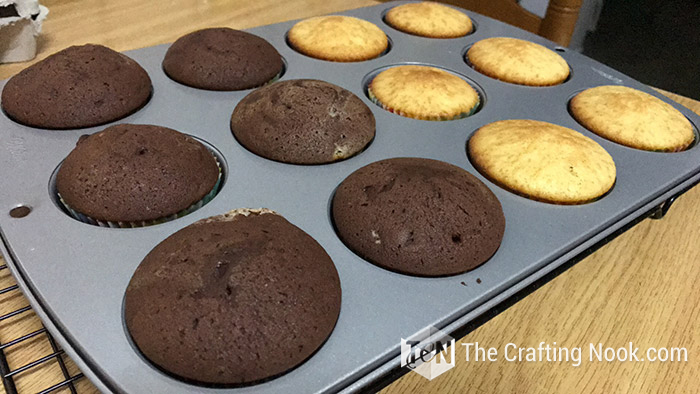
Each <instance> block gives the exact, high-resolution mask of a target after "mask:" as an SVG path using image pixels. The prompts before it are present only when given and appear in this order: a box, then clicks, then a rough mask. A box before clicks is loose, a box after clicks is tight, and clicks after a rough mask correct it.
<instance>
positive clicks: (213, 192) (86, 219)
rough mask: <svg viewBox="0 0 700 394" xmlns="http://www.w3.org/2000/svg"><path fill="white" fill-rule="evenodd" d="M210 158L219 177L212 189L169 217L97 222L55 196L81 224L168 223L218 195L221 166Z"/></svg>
mask: <svg viewBox="0 0 700 394" xmlns="http://www.w3.org/2000/svg"><path fill="white" fill-rule="evenodd" d="M212 156H214V159H215V160H216V166H217V167H218V168H219V177H218V179H217V180H216V183H215V184H214V187H213V188H212V189H211V191H210V192H209V193H207V195H206V196H204V197H203V198H202V199H201V200H199V201H197V202H195V203H194V204H192V205H190V206H189V207H187V208H186V209H183V210H182V211H179V212H177V213H174V214H172V215H169V216H164V217H160V218H157V219H152V220H142V221H135V222H113V221H107V220H99V219H95V218H92V217H90V216H87V215H85V214H83V213H80V212H78V211H76V210H75V209H73V208H71V207H70V206H69V205H68V204H67V203H66V202H65V201H64V200H63V197H61V194H60V193H58V192H56V195H57V196H58V200H59V201H60V202H61V205H63V207H64V208H65V209H66V211H68V213H69V214H70V215H71V216H72V217H73V218H74V219H77V220H79V221H81V222H83V223H88V224H92V225H93V226H99V227H110V228H137V227H147V226H152V225H154V224H161V223H165V222H169V221H171V220H175V219H177V218H181V217H183V216H185V215H188V214H190V213H192V212H194V211H196V210H198V209H199V208H201V207H203V206H204V205H206V204H207V203H208V202H209V201H211V200H212V199H213V198H214V197H215V196H216V195H217V194H218V192H219V188H220V187H221V178H222V175H223V172H222V170H221V164H220V163H219V160H218V159H217V158H216V155H214V154H213V153H212Z"/></svg>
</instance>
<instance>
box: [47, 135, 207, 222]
mask: <svg viewBox="0 0 700 394" xmlns="http://www.w3.org/2000/svg"><path fill="white" fill-rule="evenodd" d="M220 179H221V170H220V168H219V164H218V163H217V160H216V158H215V157H214V155H213V154H212V152H210V151H209V150H208V149H207V148H206V147H205V146H204V145H202V144H201V143H200V142H198V141H197V140H195V139H194V138H192V137H190V136H188V135H186V134H182V133H180V132H177V131H175V130H172V129H168V128H165V127H159V126H152V125H134V124H119V125H115V126H111V127H108V128H106V129H105V130H103V131H101V132H99V133H96V134H93V135H91V136H88V137H85V138H81V139H80V140H79V141H78V144H77V145H76V147H75V149H73V151H71V153H70V154H69V155H68V157H66V159H65V160H64V161H63V163H62V164H61V167H60V168H59V170H58V173H57V174H56V190H57V193H58V195H59V198H60V200H61V202H62V203H63V204H64V205H65V206H66V208H67V209H68V211H69V212H70V213H71V215H73V216H74V217H75V218H76V219H78V220H81V221H83V222H86V223H90V224H95V225H100V226H104V227H141V226H146V225H150V224H157V223H161V222H164V221H168V220H172V219H175V218H177V217H180V216H182V215H185V214H187V213H190V212H192V211H194V210H196V209H198V208H199V207H201V206H202V205H204V204H206V203H207V202H208V201H209V200H211V199H212V198H213V197H214V195H216V192H217V191H218V187H219V183H220Z"/></svg>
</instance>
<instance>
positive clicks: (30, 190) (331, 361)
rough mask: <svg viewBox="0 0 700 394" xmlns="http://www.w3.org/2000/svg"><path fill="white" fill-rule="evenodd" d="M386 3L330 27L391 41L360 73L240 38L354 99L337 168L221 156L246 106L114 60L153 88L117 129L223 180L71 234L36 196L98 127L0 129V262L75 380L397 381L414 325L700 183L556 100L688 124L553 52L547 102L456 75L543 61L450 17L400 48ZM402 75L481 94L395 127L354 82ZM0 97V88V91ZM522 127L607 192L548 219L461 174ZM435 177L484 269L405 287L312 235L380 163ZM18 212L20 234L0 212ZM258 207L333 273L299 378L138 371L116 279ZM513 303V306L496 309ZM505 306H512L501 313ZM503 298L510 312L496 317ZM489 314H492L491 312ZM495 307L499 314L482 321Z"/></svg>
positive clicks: (327, 229) (513, 283) (476, 76)
mask: <svg viewBox="0 0 700 394" xmlns="http://www.w3.org/2000/svg"><path fill="white" fill-rule="evenodd" d="M402 3H403V2H394V3H386V4H382V5H378V6H375V7H368V8H363V9H357V10H353V11H348V12H343V13H341V14H342V15H350V16H355V17H359V18H362V19H365V20H368V21H370V22H373V23H375V24H376V25H377V26H379V27H380V28H381V29H383V30H384V31H385V32H386V33H387V35H388V36H389V37H390V39H391V40H392V49H391V51H389V52H388V53H387V54H385V55H384V56H381V57H379V58H377V59H373V60H369V61H365V62H357V63H334V62H328V61H322V60H317V59H312V58H309V57H307V56H304V55H302V54H300V53H297V52H295V51H294V50H293V49H291V48H290V47H289V46H288V45H287V44H286V42H285V34H286V32H287V31H288V30H289V28H290V27H291V26H292V25H293V24H294V23H295V22H294V21H292V22H285V23H280V24H276V25H270V26H263V27H258V28H255V29H250V30H248V31H249V32H251V33H254V34H257V35H259V36H261V37H263V38H265V39H267V40H268V41H269V42H270V43H272V45H274V46H275V47H276V48H277V50H278V51H279V52H280V53H281V55H282V56H283V57H284V58H285V59H286V62H287V69H286V72H285V74H284V76H283V78H282V79H283V80H288V79H296V78H314V79H321V80H325V81H328V82H331V83H334V84H337V85H339V86H341V87H343V88H345V89H348V90H350V91H352V92H353V93H355V94H356V95H357V96H359V97H361V98H362V99H363V100H365V103H366V104H367V105H368V106H369V107H370V108H371V109H372V111H373V113H374V115H375V118H376V122H377V134H376V137H375V139H374V141H373V142H372V143H371V144H370V145H369V147H368V148H367V149H366V150H365V151H363V152H362V153H360V154H359V155H357V156H355V157H352V158H350V159H348V160H344V161H341V162H337V163H333V164H327V165H318V166H299V165H289V164H283V163H278V162H274V161H271V160H266V159H264V158H261V157H258V156H256V155H254V154H253V153H251V152H249V151H247V150H246V149H245V148H243V147H242V146H241V145H240V144H238V142H237V141H236V140H235V138H234V137H233V135H232V134H231V131H230V129H229V120H230V116H231V113H232V111H233V109H234V107H235V106H236V104H237V103H238V102H239V101H240V100H241V99H242V98H243V97H244V96H245V95H247V94H248V93H250V91H249V90H248V91H239V92H210V91H204V90H198V89H193V88H190V87H187V86H184V85H180V84H178V83H177V82H174V81H172V80H170V79H169V78H168V77H167V76H166V75H165V74H164V73H163V71H162V69H161V61H162V59H163V56H164V55H165V52H166V50H167V48H168V45H160V46H156V47H151V48H145V49H139V50H135V51H130V52H128V53H127V54H128V55H129V56H130V57H132V58H133V59H135V60H136V61H138V62H139V63H140V64H141V65H142V66H143V67H144V68H145V69H146V70H147V71H148V72H149V75H150V77H151V79H152V81H153V86H154V93H153V98H152V99H151V101H150V102H149V103H148V104H147V105H146V106H145V107H144V108H143V109H141V110H140V111H138V112H136V113H134V114H132V115H130V116H128V117H127V118H125V119H122V120H121V121H119V122H114V123H120V122H128V123H149V124H156V125H161V126H165V127H171V128H174V129H176V130H178V131H181V132H184V133H188V134H191V135H194V136H196V137H198V138H200V139H202V140H204V141H206V142H208V143H209V144H211V145H213V146H214V147H215V148H216V149H217V150H218V151H219V152H221V153H222V154H223V163H221V165H222V166H223V167H224V171H225V173H226V174H227V179H228V181H227V182H225V183H224V184H223V186H222V187H221V190H220V191H219V193H218V195H217V196H216V197H215V198H214V199H212V201H211V202H209V203H208V204H206V205H205V206H203V207H202V208H201V209H198V210H197V211H195V212H193V213H191V214H189V215H186V216H184V217H182V218H179V219H177V220H173V221H169V222H166V223H162V224H159V225H155V226H150V227H143V228H133V229H114V228H101V227H97V226H92V225H89V224H85V223H81V222H79V221H77V220H75V219H73V218H71V217H70V216H69V215H68V214H66V213H65V212H64V211H63V210H61V209H60V207H59V206H58V205H57V204H55V202H54V201H53V199H52V197H51V195H52V193H53V191H52V190H51V188H50V186H49V184H50V182H49V179H50V177H51V174H52V173H53V171H54V169H55V168H56V167H57V166H58V165H59V163H60V162H61V161H62V160H63V159H64V158H65V157H66V156H67V155H68V153H69V152H70V151H71V149H72V148H73V147H74V146H75V142H76V141H77V139H78V138H79V136H80V135H82V134H86V133H94V132H97V131H100V130H102V129H104V128H105V127H106V126H100V127H93V128H88V129H81V130H63V131H49V130H40V129H35V128H30V127H27V126H22V125H20V124H17V123H15V122H13V121H12V120H10V119H9V118H7V116H5V115H0V163H1V164H0V172H1V176H0V204H1V205H0V209H1V210H2V211H3V212H4V213H3V214H1V215H0V228H1V234H2V241H3V242H2V246H1V249H2V253H3V255H4V256H5V258H6V260H7V262H8V264H9V265H10V266H11V268H12V270H13V272H14V274H15V276H16V277H17V281H18V283H19V284H20V286H21V287H22V289H23V290H24V292H25V294H26V295H27V297H28V298H29V299H30V302H31V303H32V306H33V307H34V308H35V310H36V311H37V313H38V314H39V316H40V317H41V318H42V320H44V322H45V324H46V326H47V327H48V328H49V330H50V331H51V333H52V334H54V336H55V337H56V338H57V339H58V340H59V342H60V343H61V345H62V346H63V347H64V348H65V349H66V351H67V353H68V354H69V355H70V356H71V357H72V358H73V359H74V360H75V361H76V362H77V363H78V365H79V366H80V368H81V369H82V370H83V371H84V372H85V373H86V375H88V376H89V377H90V379H91V380H92V381H93V382H94V383H95V384H96V385H97V387H98V388H100V389H101V390H103V391H106V392H107V391H112V392H133V393H135V392H153V393H172V392H212V393H213V392H217V393H219V392H230V393H249V392H253V391H255V392H262V393H273V392H283V391H284V392H287V391H288V392H334V391H341V390H346V391H356V390H360V389H363V388H366V387H368V385H371V384H373V383H376V382H377V381H378V380H379V379H380V378H381V377H382V376H384V375H385V374H387V373H389V372H391V371H392V370H395V369H396V368H398V367H399V363H400V360H399V354H400V340H401V338H408V337H410V336H411V335H413V334H416V333H418V332H419V331H421V330H422V329H423V328H425V327H427V326H428V325H433V326H435V327H438V328H440V329H442V330H443V331H445V332H448V333H449V332H455V331H457V330H460V329H465V327H467V329H468V328H469V327H473V326H474V324H478V323H479V322H482V321H483V320H484V318H483V316H488V315H492V314H495V313H497V312H498V311H499V310H502V309H501V308H502V307H503V305H505V304H507V303H509V302H512V300H513V299H517V298H518V297H519V294H520V295H521V294H523V293H522V292H527V289H528V286H529V285H531V284H532V283H534V282H537V281H543V280H548V279H549V278H551V277H552V276H553V274H552V273H553V272H557V271H558V270H562V269H564V268H565V267H568V266H569V265H571V264H573V263H574V262H575V261H578V260H579V259H580V258H581V256H585V255H586V254H587V253H590V250H591V248H592V247H595V246H597V245H600V244H601V243H603V242H605V241H606V240H607V239H608V237H611V236H614V235H615V234H617V233H619V232H620V231H623V230H624V229H626V228H628V227H630V226H631V225H633V224H635V223H637V222H638V221H639V220H641V219H642V218H644V217H646V216H647V215H648V214H649V213H650V212H651V211H652V210H653V209H654V208H655V207H657V206H659V205H660V204H662V203H663V202H664V201H666V200H668V199H670V198H672V197H675V196H676V195H678V194H680V193H682V192H683V191H685V190H687V189H688V188H690V187H691V186H692V185H694V184H696V183H697V182H698V181H700V150H699V149H697V147H692V148H690V149H688V150H686V151H683V152H679V153H657V152H646V151H640V150H635V149H630V148H627V147H624V146H622V145H618V144H616V143H613V142H611V141H608V140H605V139H603V138H601V137H599V136H597V135H595V134H593V133H591V132H589V131H587V130H586V129H585V128H583V127H582V126H580V125H579V124H578V123H577V122H576V121H575V120H574V119H573V118H572V117H571V116H570V115H569V113H568V111H567V105H568V99H569V98H570V97H571V96H572V95H573V94H575V93H576V92H578V91H581V90H583V89H585V88H588V87H592V86H597V85H605V84H623V85H626V86H630V87H634V88H637V89H639V90H642V91H645V92H648V93H650V94H652V95H654V96H656V97H659V98H661V99H662V100H664V101H666V102H669V103H670V104H671V105H673V106H674V107H675V108H677V109H678V110H680V111H681V112H682V113H683V114H684V115H685V116H687V117H688V118H689V119H690V120H691V121H692V122H693V123H694V124H695V125H698V124H700V117H698V116H697V115H695V114H694V113H692V112H691V111H690V110H688V109H686V108H683V107H682V106H680V105H678V104H676V103H674V102H672V101H670V100H669V99H667V98H665V97H663V96H661V95H659V94H658V93H656V92H655V91H653V90H652V89H650V88H649V87H647V86H645V85H643V84H641V83H639V82H636V81H634V80H632V79H630V78H629V77H626V76H624V75H622V74H620V73H618V72H617V71H615V70H612V69H610V68H608V67H606V66H604V65H602V64H600V63H597V62H595V61H593V60H591V59H588V58H586V57H584V56H582V55H580V54H578V53H575V52H572V51H564V52H560V53H561V54H562V56H563V57H564V58H565V59H566V60H567V62H568V63H569V65H570V67H571V69H572V75H571V77H570V79H569V80H568V81H566V82H565V83H563V84H561V85H557V86H551V87H526V86H519V85H513V84H509V83H505V82H500V81H497V80H495V79H492V78H489V77H487V76H485V75H483V74H480V73H479V72H477V71H476V70H474V69H472V68H470V67H469V66H468V65H467V64H466V62H465V61H464V59H463V57H462V54H463V52H464V49H465V48H466V47H467V46H468V45H470V44H471V43H473V42H475V41H477V40H480V39H482V38H486V37H493V36H510V37H516V38H523V39H527V40H530V41H534V42H537V43H540V44H543V45H545V46H546V47H548V48H550V49H554V48H556V45H555V44H554V43H552V42H549V41H547V40H545V39H542V38H540V37H537V36H535V35H533V34H530V33H527V32H524V31H521V30H519V29H516V28H514V27H511V26H508V25H506V24H503V23H500V22H497V21H494V20H491V19H489V18H486V17H483V16H481V15H478V14H475V13H473V12H469V11H465V12H466V13H467V14H468V15H469V16H470V17H471V18H472V19H473V20H474V21H475V22H476V24H477V26H478V28H477V30H476V31H475V32H474V33H472V34H470V35H467V36H465V37H461V38H457V39H429V38H422V37H417V36H413V35H409V34H406V33H401V32H399V31H397V30H395V29H393V28H391V27H389V26H388V25H387V24H385V23H384V22H383V21H382V12H383V11H384V10H386V9H388V8H390V7H393V6H395V5H398V4H402ZM406 63H420V64H428V65H435V66H438V67H442V68H445V69H448V70H451V71H454V72H456V73H458V74H462V75H464V76H466V77H468V78H469V79H470V80H471V81H473V82H474V83H475V84H477V85H478V88H479V89H480V91H482V92H484V94H485V97H482V104H481V105H482V107H481V109H480V110H479V111H478V112H477V113H476V114H474V115H472V116H470V117H467V118H463V119H458V120H451V121H444V122H430V121H422V120H416V119H411V118H405V117H401V116H399V115H396V114H392V113H390V112H388V111H385V110H383V109H382V108H380V107H378V106H376V105H375V104H373V103H372V102H371V101H370V99H369V98H368V97H367V96H366V95H365V91H364V89H365V86H364V83H363V81H364V79H365V77H366V76H367V75H368V74H369V73H371V72H372V71H373V70H377V69H378V68H381V67H384V66H388V65H397V64H406ZM0 86H4V82H2V83H0ZM517 118H523V119H535V120H542V121H547V122H551V123H555V124H559V125H562V126H565V127H569V128H572V129H574V130H577V131H579V132H581V133H583V134H584V135H586V136H588V137H590V138H592V139H594V140H595V141H597V142H598V143H599V144H601V145H602V146H603V147H604V148H605V149H606V150H607V151H608V152H609V153H610V154H611V155H612V157H613V159H614V160H615V163H616V165H617V182H616V184H615V186H614V188H613V189H612V190H611V191H610V193H608V194H607V195H606V196H605V197H604V198H602V199H600V200H598V201H595V202H592V203H589V204H584V205H579V206H560V205H552V204H546V203H542V202H537V201H533V200H529V199H526V198H523V197H520V196H517V195H515V194H512V193H510V192H508V191H506V190H504V189H502V188H500V187H498V186H496V185H495V184H493V183H492V182H490V181H488V180H487V179H485V178H484V177H483V176H482V175H481V174H480V173H479V172H478V171H476V170H475V169H474V167H473V166H472V165H471V163H470V162H469V159H468V158H467V153H466V144H467V141H468V139H469V137H470V136H471V134H472V133H473V132H474V131H475V130H476V129H478V128H479V127H481V126H483V125H485V124H487V123H490V122H493V121H496V120H501V119H517ZM406 156H408V157H425V158H431V159H438V160H443V161H446V162H448V163H451V164H454V165H456V166H458V167H461V168H464V169H466V170H467V171H469V172H471V173H472V174H474V175H475V176H477V177H478V178H479V179H481V180H482V181H484V182H485V183H486V185H487V186H488V187H489V188H490V189H491V190H492V191H493V192H494V193H495V194H496V196H497V197H498V198H499V200H500V201H501V204H502V205H503V210H504V213H505V217H506V230H505V236H504V238H503V243H502V244H501V247H500V249H499V250H498V252H496V254H495V255H494V256H493V257H492V258H491V260H489V261H488V262H487V263H485V264H484V265H482V266H480V267H478V268H477V269H475V270H473V271H471V272H467V273H465V274H461V275H455V276H450V277H442V278H419V277H412V276H407V275H401V274H397V273H394V272H390V271H387V270H384V269H381V268H378V267H376V266H375V265H373V264H370V263H369V262H367V261H365V260H363V259H361V258H360V257H358V256H357V255H355V254H354V253H352V252H351V251H350V250H349V249H348V248H347V247H346V246H345V245H344V244H343V243H342V242H341V241H340V239H339V238H338V237H337V235H336V233H335V231H334V229H333V223H332V222H331V219H330V201H331V198H332V195H333V192H334V190H335V188H336V187H337V186H338V185H339V184H340V183H341V182H342V180H343V179H345V178H346V177H347V176H348V175H349V174H350V173H352V172H353V171H355V170H357V169H358V168H360V167H362V166H364V165H367V164H369V163H371V162H375V161H378V160H381V159H385V158H390V157H406ZM21 205H23V206H27V207H30V208H31V209H32V210H31V212H30V213H29V214H28V215H27V216H25V217H22V218H13V217H11V216H10V215H9V211H10V210H12V209H13V208H16V207H18V206H21ZM241 207H249V208H258V207H266V208H270V209H273V210H275V211H277V212H279V213H280V214H282V215H283V216H284V217H285V218H287V219H288V220H289V221H290V222H291V223H293V224H294V225H296V226H298V227H299V228H301V229H302V230H304V231H306V232H307V233H308V234H310V235H311V236H312V237H314V238H315V239H316V240H317V241H318V242H319V243H320V244H321V246H323V247H324V248H325V249H326V251H327V252H328V254H329V255H330V256H331V258H332V259H333V261H334V262H335V264H336V267H337V269H338V273H339V275H340V280H341V286H342V290H343V298H342V306H341V312H340V317H339V320H338V322H337V325H336V327H335V330H334V331H333V333H332V334H331V336H330V338H329V339H328V341H327V342H326V343H325V344H324V345H323V347H321V348H320V349H319V350H318V352H317V353H316V354H315V355H313V356H312V357H311V358H310V359H309V360H307V361H306V362H305V363H303V364H302V365H300V366H299V367H297V368H296V369H294V370H292V371H290V372H289V373H287V374H285V375H282V376H280V377H277V378H276V379H272V380H270V381H267V382H264V383H261V384H257V385H254V386H250V387H242V388H227V389H223V388H208V387H202V386H197V385H192V384H189V383H186V382H183V381H180V380H178V379H176V378H174V377H172V376H170V375H167V374H165V373H163V372H162V371H160V370H158V369H157V368H156V367H154V366H153V365H152V364H151V363H149V362H148V361H147V360H146V359H145V358H144V357H143V356H142V355H141V354H140V353H139V352H138V351H137V349H136V347H135V346H134V345H133V343H132V342H131V340H130V338H129V335H128V332H127V330H126V327H125V325H124V319H123V311H122V308H123V298H124V292H125V289H126V287H127V284H128V282H129V279H130V278H131V276H132V274H133V272H134V270H135V269H136V267H137V266H138V264H139V263H140V262H141V260H142V259H143V258H144V257H145V255H146V254H147V253H148V252H149V251H150V250H151V249H152V248H153V247H155V246H156V245H157V244H158V243H159V242H160V241H162V240H163V239H165V238H166V237H168V236H169V235H171V234H173V233H174V232H176V231H178V230H179V229H181V228H183V227H185V226H187V225H189V224H191V223H193V222H195V221H196V220H199V219H202V218H205V217H208V216H213V215H217V214H221V213H224V212H227V211H229V210H231V209H234V208H241ZM513 296H515V297H513ZM511 297H513V298H511ZM509 299H510V301H509ZM504 302H505V303H504ZM499 305H500V307H499Z"/></svg>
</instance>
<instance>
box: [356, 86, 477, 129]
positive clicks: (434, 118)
mask: <svg viewBox="0 0 700 394" xmlns="http://www.w3.org/2000/svg"><path fill="white" fill-rule="evenodd" d="M367 96H369V99H370V100H371V101H372V102H373V103H375V104H376V105H378V106H380V107H382V109H384V110H385V111H389V112H391V113H393V114H397V115H401V116H404V117H406V118H412V119H419V120H431V121H440V122H442V121H448V120H457V119H463V118H466V117H468V116H471V115H473V114H474V112H476V110H477V109H478V108H479V104H481V97H479V100H478V101H477V102H476V104H474V106H473V107H472V108H471V109H470V110H469V111H467V112H462V113H460V114H458V115H455V116H452V117H450V116H412V115H409V114H407V113H405V112H403V111H401V110H398V109H395V108H393V107H390V106H388V105H386V104H384V103H382V102H381V101H379V99H378V98H377V96H375V95H374V93H372V87H371V84H370V86H367Z"/></svg>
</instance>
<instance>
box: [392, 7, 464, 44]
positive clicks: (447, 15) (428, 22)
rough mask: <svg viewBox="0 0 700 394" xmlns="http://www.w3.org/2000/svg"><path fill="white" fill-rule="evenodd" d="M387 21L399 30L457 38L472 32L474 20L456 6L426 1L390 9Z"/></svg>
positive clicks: (422, 34) (424, 35)
mask: <svg viewBox="0 0 700 394" xmlns="http://www.w3.org/2000/svg"><path fill="white" fill-rule="evenodd" d="M385 20H386V22H387V23H388V24H389V25H391V26H392V27H394V28H395V29H397V30H401V31H402V32H405V33H409V34H415V35H418V36H423V37H430V38H456V37H462V36H465V35H467V34H469V33H471V31H472V29H473V26H472V20H471V19H470V18H469V17H468V16H467V15H466V14H465V13H463V12H461V11H458V10H456V9H454V8H451V7H448V6H446V5H442V4H439V3H434V2H431V1H424V2H422V3H408V4H402V5H400V6H397V7H394V8H392V9H390V10H389V11H388V12H387V13H386V16H385Z"/></svg>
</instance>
